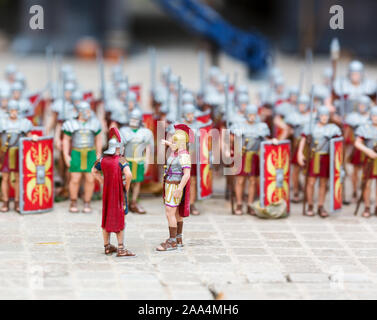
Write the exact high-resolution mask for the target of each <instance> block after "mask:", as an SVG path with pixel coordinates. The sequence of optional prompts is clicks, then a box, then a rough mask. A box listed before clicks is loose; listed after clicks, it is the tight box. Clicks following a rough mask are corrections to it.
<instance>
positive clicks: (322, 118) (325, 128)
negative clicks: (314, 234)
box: [297, 106, 342, 218]
mask: <svg viewBox="0 0 377 320" xmlns="http://www.w3.org/2000/svg"><path fill="white" fill-rule="evenodd" d="M317 115H318V120H317V121H316V122H315V123H313V124H311V123H310V121H309V123H308V124H307V125H306V126H305V127H304V129H303V133H302V138H301V140H300V144H299V147H298V154H297V159H298V163H299V165H300V166H302V167H303V166H304V165H305V161H309V163H308V166H307V168H308V170H307V172H306V179H307V180H306V183H305V185H306V190H305V192H306V199H307V202H308V210H306V208H304V215H306V216H310V217H312V216H314V202H313V195H314V186H315V183H316V181H317V178H319V194H318V215H319V216H320V217H321V218H326V217H328V213H327V212H326V210H325V208H324V203H325V199H326V191H327V182H328V180H329V176H330V156H329V152H330V140H331V139H332V138H336V137H339V136H341V135H342V132H341V130H340V128H339V127H338V126H337V125H335V124H333V123H329V119H330V112H329V109H328V108H327V107H326V106H321V107H319V108H318V110H317ZM306 144H307V145H308V149H309V152H310V153H309V159H308V158H307V157H308V156H304V148H305V146H306ZM304 205H305V204H304Z"/></svg>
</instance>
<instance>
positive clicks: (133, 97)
mask: <svg viewBox="0 0 377 320" xmlns="http://www.w3.org/2000/svg"><path fill="white" fill-rule="evenodd" d="M127 100H128V102H133V103H136V102H137V95H136V93H135V92H133V91H129V92H128V95H127Z"/></svg>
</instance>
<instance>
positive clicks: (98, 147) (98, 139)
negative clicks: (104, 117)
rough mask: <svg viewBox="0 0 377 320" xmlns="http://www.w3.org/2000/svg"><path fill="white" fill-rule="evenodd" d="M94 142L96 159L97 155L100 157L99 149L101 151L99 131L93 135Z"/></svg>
mask: <svg viewBox="0 0 377 320" xmlns="http://www.w3.org/2000/svg"><path fill="white" fill-rule="evenodd" d="M94 143H95V147H96V155H97V159H98V158H99V157H101V151H102V134H101V132H99V133H98V134H97V135H96V136H95V138H94Z"/></svg>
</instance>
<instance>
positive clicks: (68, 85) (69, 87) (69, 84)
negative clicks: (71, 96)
mask: <svg viewBox="0 0 377 320" xmlns="http://www.w3.org/2000/svg"><path fill="white" fill-rule="evenodd" d="M75 89H76V86H75V85H74V83H73V82H67V83H66V84H65V85H64V91H69V92H73V91H74V90H75Z"/></svg>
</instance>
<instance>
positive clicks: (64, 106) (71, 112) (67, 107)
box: [51, 99, 77, 121]
mask: <svg viewBox="0 0 377 320" xmlns="http://www.w3.org/2000/svg"><path fill="white" fill-rule="evenodd" d="M51 110H52V111H54V112H56V113H57V114H58V120H60V121H66V120H70V119H74V118H76V117H77V112H76V110H75V107H74V106H73V104H72V103H71V102H69V101H64V102H63V100H62V99H59V100H56V101H55V102H54V103H53V104H52V106H51Z"/></svg>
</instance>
